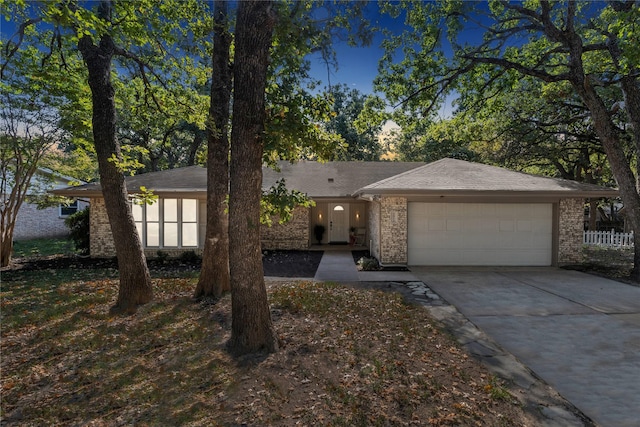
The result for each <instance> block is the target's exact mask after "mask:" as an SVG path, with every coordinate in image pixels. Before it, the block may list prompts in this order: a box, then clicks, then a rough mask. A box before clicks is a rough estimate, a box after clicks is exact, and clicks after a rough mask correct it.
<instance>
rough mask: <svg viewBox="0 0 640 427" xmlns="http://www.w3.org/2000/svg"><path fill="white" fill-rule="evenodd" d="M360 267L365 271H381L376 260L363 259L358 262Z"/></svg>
mask: <svg viewBox="0 0 640 427" xmlns="http://www.w3.org/2000/svg"><path fill="white" fill-rule="evenodd" d="M358 267H359V268H360V270H363V271H372V270H380V264H378V260H377V259H375V258H367V257H362V258H360V259H359V260H358Z"/></svg>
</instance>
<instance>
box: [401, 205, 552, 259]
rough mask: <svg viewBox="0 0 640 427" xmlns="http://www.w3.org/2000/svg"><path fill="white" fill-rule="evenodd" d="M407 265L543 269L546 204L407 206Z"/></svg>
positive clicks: (548, 250) (548, 240)
mask: <svg viewBox="0 0 640 427" xmlns="http://www.w3.org/2000/svg"><path fill="white" fill-rule="evenodd" d="M407 208H408V213H407V215H408V217H407V227H408V233H407V234H408V236H407V246H408V248H407V252H408V264H409V265H475V266H482V265H486V266H492V265H503V266H515V265H518V266H548V265H551V264H552V259H553V255H552V254H553V205H552V204H551V203H511V204H510V203H419V202H409V203H408V207H407Z"/></svg>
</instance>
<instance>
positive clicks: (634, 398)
mask: <svg viewBox="0 0 640 427" xmlns="http://www.w3.org/2000/svg"><path fill="white" fill-rule="evenodd" d="M411 270H412V273H414V274H415V275H416V276H417V277H418V278H419V279H420V280H422V281H423V282H424V283H425V284H426V285H427V286H429V287H430V288H431V289H432V290H434V291H435V292H436V293H438V294H439V295H440V296H441V297H442V298H444V299H445V300H447V301H448V302H449V303H451V304H453V305H454V306H455V307H456V308H457V309H458V310H459V311H460V312H461V313H462V314H463V315H464V316H465V317H466V318H467V319H469V320H470V321H471V322H472V323H474V324H475V325H476V326H478V327H479V328H480V329H482V330H483V331H484V332H485V333H486V334H487V335H489V336H490V337H491V338H492V339H493V340H495V341H496V342H497V343H498V344H499V345H500V346H501V347H503V348H504V349H505V350H507V351H508V352H510V353H511V354H513V355H514V356H515V357H516V358H517V359H519V360H520V361H521V362H522V363H524V364H525V365H527V366H528V367H529V368H530V369H531V370H532V371H534V372H535V373H536V374H537V375H538V376H539V377H541V378H542V379H543V380H544V381H545V382H547V383H548V384H549V385H551V386H552V387H553V388H554V389H555V390H557V391H558V392H559V393H560V394H561V395H562V396H564V397H565V398H566V399H567V400H569V401H570V402H571V403H573V404H574V405H575V406H576V407H578V408H579V409H580V410H581V411H582V412H583V413H584V414H586V415H587V416H588V417H590V418H591V419H592V420H593V421H594V422H595V423H596V424H598V425H601V426H605V427H608V426H611V427H614V426H615V427H619V426H620V427H622V426H639V425H640V288H638V287H634V286H630V285H625V284H622V283H619V282H615V281H612V280H607V279H603V278H600V277H596V276H592V275H588V274H584V273H579V272H575V271H566V270H562V269H556V268H501V269H495V268H494V269H482V268H480V269H477V268H476V269H473V268H459V267H457V268H455V269H452V268H450V269H446V268H439V269H438V268H426V267H421V268H412V269H411Z"/></svg>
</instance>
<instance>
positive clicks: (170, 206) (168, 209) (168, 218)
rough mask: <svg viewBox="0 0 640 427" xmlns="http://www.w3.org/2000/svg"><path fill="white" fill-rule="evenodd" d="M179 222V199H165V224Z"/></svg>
mask: <svg viewBox="0 0 640 427" xmlns="http://www.w3.org/2000/svg"><path fill="white" fill-rule="evenodd" d="M177 221H178V199H164V222H177Z"/></svg>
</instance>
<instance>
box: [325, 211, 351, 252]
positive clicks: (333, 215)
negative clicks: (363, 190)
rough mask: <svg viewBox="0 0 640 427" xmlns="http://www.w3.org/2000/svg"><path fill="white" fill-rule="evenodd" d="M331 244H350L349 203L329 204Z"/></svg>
mask: <svg viewBox="0 0 640 427" xmlns="http://www.w3.org/2000/svg"><path fill="white" fill-rule="evenodd" d="M329 242H330V243H347V242H349V205H348V204H347V203H330V204H329Z"/></svg>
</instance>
